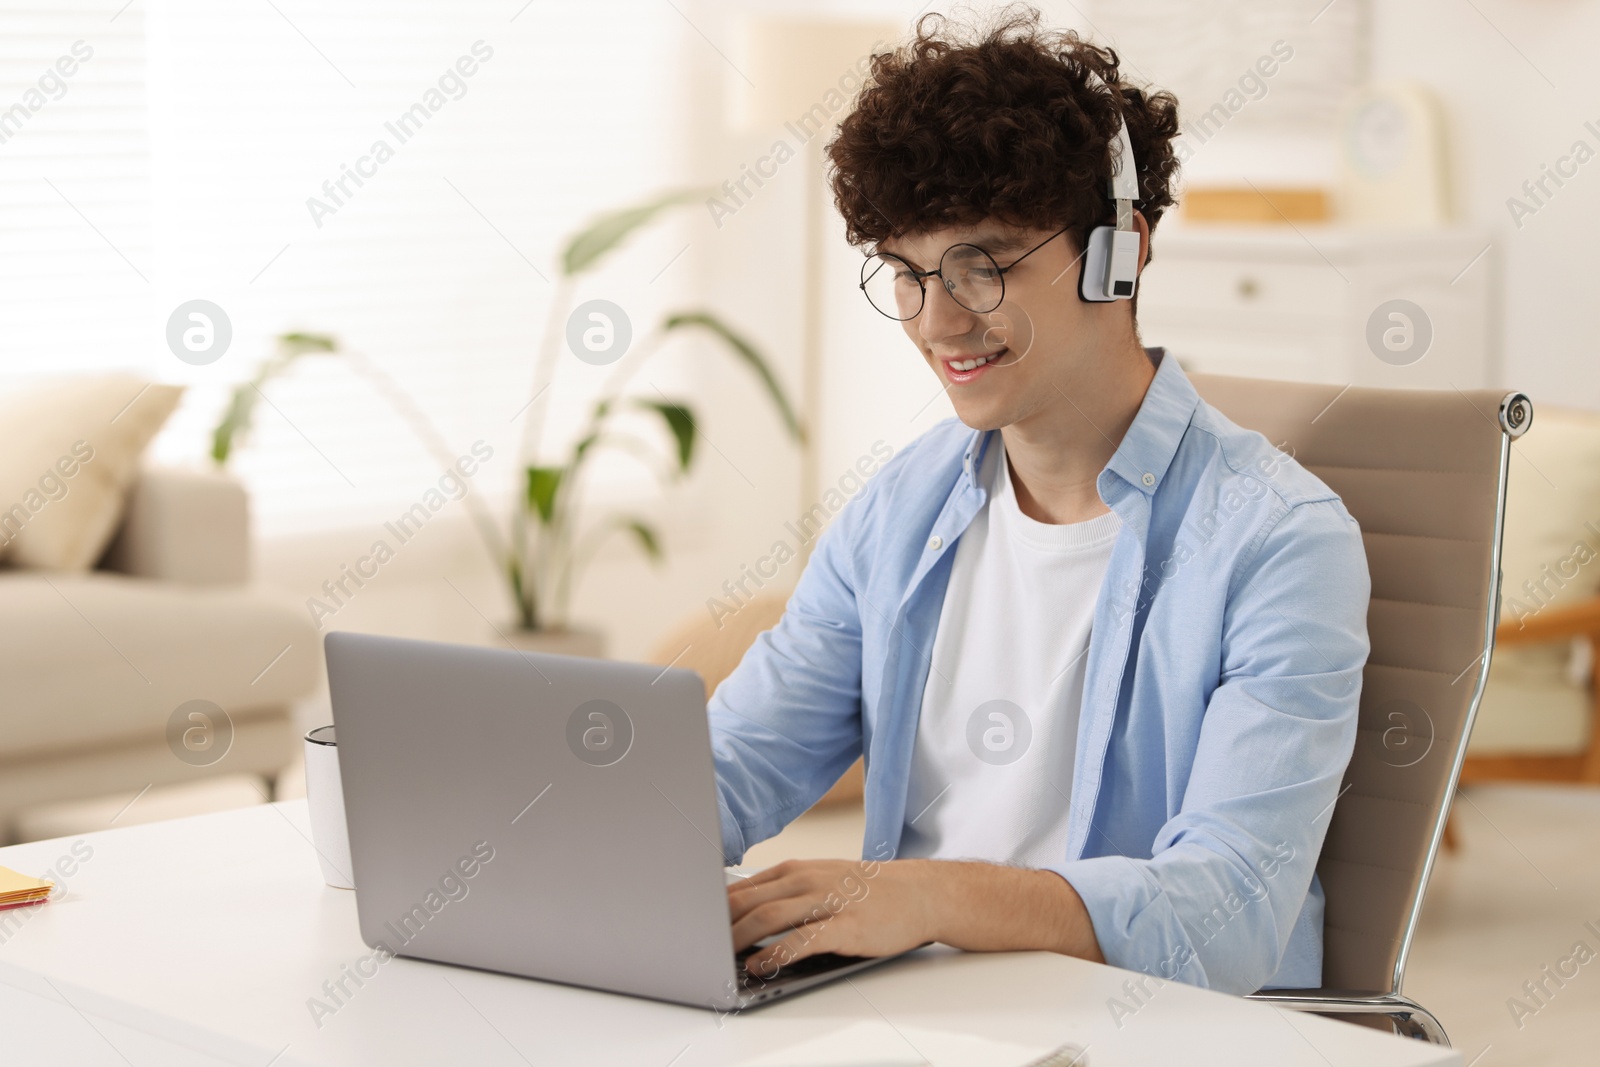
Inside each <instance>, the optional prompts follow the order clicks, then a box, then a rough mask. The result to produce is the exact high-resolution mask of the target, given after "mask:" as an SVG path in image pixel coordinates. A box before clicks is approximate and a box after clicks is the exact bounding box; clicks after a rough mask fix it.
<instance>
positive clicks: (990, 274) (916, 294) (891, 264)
mask: <svg viewBox="0 0 1600 1067" xmlns="http://www.w3.org/2000/svg"><path fill="white" fill-rule="evenodd" d="M1067 229H1068V228H1067V227H1065V226H1063V227H1062V228H1061V229H1059V230H1057V231H1056V232H1055V233H1053V234H1051V235H1050V236H1049V237H1046V238H1045V239H1044V240H1042V241H1040V242H1039V243H1038V244H1036V245H1034V246H1033V247H1032V248H1030V249H1028V250H1027V251H1026V252H1024V253H1022V255H1020V256H1018V257H1017V258H1016V259H1014V260H1012V261H1011V262H1010V263H1008V264H1006V265H1005V266H1004V267H1002V266H1000V264H998V263H996V262H995V261H994V257H993V256H991V255H990V254H989V253H987V252H985V251H984V250H983V249H981V248H979V247H978V246H977V245H974V244H966V243H962V244H954V245H951V246H950V247H949V248H947V249H945V250H944V255H942V256H940V257H939V267H938V269H937V270H917V269H916V268H915V267H913V266H912V265H911V264H910V263H907V262H906V261H905V260H904V259H901V258H900V257H899V256H897V255H895V254H894V253H893V252H875V253H873V254H872V255H869V256H868V257H867V258H866V260H865V262H863V263H862V264H861V291H862V292H863V293H865V294H866V296H867V300H868V302H870V303H871V304H872V306H873V307H874V308H876V309H877V310H878V311H879V312H881V313H882V314H884V315H887V316H888V317H889V318H891V319H894V320H895V321H897V322H905V321H906V320H907V319H914V318H916V317H917V315H918V314H920V313H921V311H922V305H923V303H924V302H925V301H926V299H927V295H928V290H927V287H926V285H925V284H924V283H923V279H924V278H931V277H934V276H938V278H939V281H940V282H941V283H942V284H943V285H944V289H945V292H947V293H949V294H950V298H951V299H952V300H954V301H955V302H956V303H957V304H960V305H961V306H962V307H964V308H966V309H967V310H968V311H971V312H974V313H975V314H979V315H982V314H985V313H987V312H990V311H993V310H994V309H995V308H997V307H999V306H1000V302H1001V301H1002V300H1004V299H1005V297H1006V272H1007V271H1009V270H1010V269H1011V268H1013V267H1015V266H1016V265H1017V264H1018V263H1021V262H1022V261H1023V260H1025V259H1027V258H1028V257H1029V256H1031V255H1033V254H1034V253H1035V252H1037V251H1039V249H1041V248H1043V247H1044V246H1045V245H1047V244H1049V243H1050V242H1051V241H1053V240H1054V239H1055V238H1057V237H1060V236H1061V235H1062V234H1064V233H1066V232H1067Z"/></svg>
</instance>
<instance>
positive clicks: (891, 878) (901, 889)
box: [728, 860, 1105, 976]
mask: <svg viewBox="0 0 1600 1067" xmlns="http://www.w3.org/2000/svg"><path fill="white" fill-rule="evenodd" d="M728 911H729V914H730V916H731V918H732V921H733V944H734V949H735V951H738V950H740V949H743V948H745V947H747V946H749V945H753V944H755V943H756V942H757V941H760V940H761V939H762V938H765V937H767V936H769V935H771V934H778V933H782V932H783V931H786V930H787V931H790V932H789V933H788V934H787V936H785V937H782V938H780V939H779V940H777V941H774V942H773V943H772V944H770V945H767V946H766V947H764V948H762V949H761V950H760V951H759V952H755V953H753V954H751V956H750V957H749V958H748V959H746V960H745V968H746V969H747V970H749V971H750V972H751V973H752V974H755V975H758V976H771V975H772V974H774V973H776V971H777V969H778V968H779V967H781V966H783V965H785V964H788V963H792V962H794V961H795V960H799V959H804V958H805V957H807V956H812V955H815V954H816V953H819V952H837V953H840V954H842V955H846V956H889V955H893V954H895V953H898V952H904V951H906V950H908V949H913V948H916V947H917V946H918V945H921V944H924V943H926V942H928V941H939V942H942V943H944V944H947V945H950V946H952V947H954V948H961V949H969V950H972V951H978V952H998V951H1021V950H1028V949H1042V950H1045V951H1050V952H1061V953H1065V954H1067V955H1071V956H1081V957H1083V958H1085V959H1090V960H1094V961H1095V962H1097V963H1103V962H1105V959H1104V957H1103V956H1101V954H1100V945H1099V943H1098V942H1097V941H1096V940H1095V936H1094V927H1093V925H1092V924H1091V923H1090V921H1089V913H1088V911H1087V910H1085V908H1084V906H1083V901H1082V899H1081V898H1080V897H1079V896H1078V894H1077V892H1076V891H1075V890H1074V889H1073V888H1072V886H1071V885H1069V884H1068V883H1067V882H1066V880H1065V879H1063V878H1062V877H1061V876H1060V875H1057V874H1053V873H1051V872H1050V871H1038V870H1029V869H1026V868H1018V867H1000V866H997V865H995V864H990V863H966V862H955V861H950V860H890V861H888V862H878V861H874V860H789V861H786V862H784V863H780V864H778V865H777V866H775V867H769V868H767V869H766V870H763V871H760V872H758V873H756V874H755V875H752V876H751V877H749V878H744V879H740V880H739V881H737V882H734V883H733V884H732V885H730V886H729V887H728Z"/></svg>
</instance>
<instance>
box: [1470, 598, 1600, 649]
mask: <svg viewBox="0 0 1600 1067" xmlns="http://www.w3.org/2000/svg"><path fill="white" fill-rule="evenodd" d="M1569 637H1588V638H1590V639H1591V640H1594V639H1597V638H1600V596H1596V597H1590V598H1588V599H1587V600H1579V601H1577V602H1576V603H1572V604H1563V605H1561V606H1560V607H1555V608H1543V609H1541V610H1540V611H1538V612H1535V613H1533V614H1531V615H1529V616H1528V617H1527V618H1525V619H1523V620H1521V622H1517V621H1515V620H1513V621H1511V622H1503V623H1501V624H1500V625H1499V626H1498V627H1497V628H1496V629H1495V632H1494V639H1495V643H1496V644H1501V645H1529V644H1537V643H1541V642H1545V641H1562V640H1565V639H1567V638H1569Z"/></svg>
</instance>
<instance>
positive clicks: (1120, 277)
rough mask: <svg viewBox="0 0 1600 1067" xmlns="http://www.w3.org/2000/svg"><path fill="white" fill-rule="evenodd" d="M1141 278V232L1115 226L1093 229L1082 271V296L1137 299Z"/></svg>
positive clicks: (1098, 299)
mask: <svg viewBox="0 0 1600 1067" xmlns="http://www.w3.org/2000/svg"><path fill="white" fill-rule="evenodd" d="M1138 281H1139V234H1138V233H1137V232H1136V231H1134V230H1119V229H1117V228H1116V227H1114V226H1096V227H1095V228H1094V229H1093V230H1091V231H1089V243H1088V244H1087V245H1086V246H1085V250H1084V253H1083V270H1082V271H1081V272H1079V274H1078V296H1079V297H1080V298H1082V299H1084V300H1087V301H1090V302H1091V303H1096V304H1104V303H1108V302H1110V301H1112V300H1131V299H1133V293H1134V289H1135V288H1136V287H1137V285H1138Z"/></svg>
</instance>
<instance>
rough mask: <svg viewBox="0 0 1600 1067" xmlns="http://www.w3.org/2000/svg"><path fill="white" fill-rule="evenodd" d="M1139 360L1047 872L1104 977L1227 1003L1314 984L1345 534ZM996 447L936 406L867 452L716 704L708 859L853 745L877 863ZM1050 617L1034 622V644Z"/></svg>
mask: <svg viewBox="0 0 1600 1067" xmlns="http://www.w3.org/2000/svg"><path fill="white" fill-rule="evenodd" d="M1146 352H1147V354H1148V355H1149V356H1150V358H1151V360H1152V361H1154V362H1155V363H1156V373H1155V377H1154V379H1153V380H1152V382H1151V384H1150V387H1149V389H1148V391H1147V392H1146V394H1145V397H1144V400H1143V402H1142V403H1141V405H1140V407H1139V411H1138V414H1137V415H1136V416H1135V417H1134V420H1133V422H1132V424H1131V425H1130V426H1129V428H1128V431H1127V433H1126V434H1125V435H1124V436H1123V439H1122V441H1121V443H1120V444H1119V445H1118V447H1117V450H1116V452H1115V453H1114V454H1113V455H1112V457H1111V459H1110V461H1109V462H1108V463H1107V464H1106V466H1105V469H1104V470H1102V471H1101V472H1100V475H1099V478H1098V480H1097V482H1096V487H1097V489H1098V491H1099V494H1100V498H1101V499H1102V500H1103V501H1105V503H1106V505H1107V506H1108V507H1110V508H1112V509H1113V510H1114V511H1116V513H1117V514H1118V516H1119V517H1120V518H1121V520H1122V532H1121V534H1120V535H1119V537H1118V540H1117V542H1116V545H1115V547H1114V548H1113V550H1112V554H1111V562H1110V565H1109V567H1108V569H1107V572H1106V577H1105V581H1104V583H1103V585H1102V586H1101V589H1100V593H1099V597H1098V600H1097V602H1096V605H1095V613H1094V624H1093V631H1092V637H1091V639H1090V643H1089V653H1088V660H1087V664H1086V668H1085V678H1084V683H1083V696H1082V713H1081V718H1080V722H1079V727H1078V745H1077V752H1076V761H1075V764H1074V775H1073V778H1072V788H1071V793H1070V802H1071V807H1070V819H1069V829H1068V837H1067V841H1066V848H1065V850H1064V852H1063V854H1062V856H1061V859H1060V862H1059V863H1054V864H1051V865H1049V866H1048V867H1047V868H1046V869H1048V870H1051V871H1054V872H1055V873H1057V874H1059V875H1061V876H1062V877H1063V878H1065V879H1066V880H1067V881H1068V882H1069V883H1071V885H1072V887H1073V888H1074V889H1075V890H1077V892H1078V894H1079V896H1081V897H1082V898H1083V902H1084V905H1085V906H1086V908H1087V909H1088V912H1089V917H1090V919H1091V921H1092V922H1093V924H1094V933H1095V937H1096V939H1097V940H1098V941H1099V943H1100V949H1101V951H1102V952H1103V953H1104V955H1105V958H1106V960H1107V962H1109V963H1111V964H1113V965H1114V966H1118V967H1125V968H1128V969H1131V970H1137V971H1143V972H1145V973H1147V974H1152V975H1155V976H1156V977H1158V978H1162V979H1175V980H1177V981H1181V982H1187V983H1190V984H1193V985H1198V986H1206V987H1210V988H1213V989H1219V990H1223V991H1225V992H1232V993H1247V992H1252V991H1254V990H1256V989H1260V988H1297V987H1313V986H1317V985H1319V984H1320V982H1321V977H1322V913H1323V896H1322V887H1321V884H1320V882H1319V881H1318V880H1317V879H1316V877H1315V871H1314V868H1315V866H1316V861H1317V856H1318V853H1319V852H1320V851H1321V848H1322V840H1323V836H1324V834H1325V833H1326V831H1327V828H1328V821H1329V817H1330V815H1331V813H1332V809H1333V804H1334V801H1335V800H1336V799H1337V798H1338V793H1339V788H1340V779H1341V778H1342V776H1343V774H1344V770H1345V766H1346V764H1347V763H1348V762H1349V759H1350V754H1351V752H1352V750H1353V747H1354V744H1355V738H1356V709H1357V703H1358V700H1359V698H1360V693H1361V672H1362V667H1363V666H1364V664H1365V663H1366V659H1367V651H1368V641H1367V627H1366V617H1367V600H1368V596H1369V594H1370V591H1371V582H1370V580H1369V578H1368V574H1367V559H1366V553H1365V550H1364V549H1363V546H1362V541H1361V532H1360V530H1359V528H1358V527H1357V525H1356V522H1355V520H1354V519H1353V518H1352V517H1351V516H1350V513H1349V512H1348V511H1346V510H1345V507H1344V504H1343V503H1342V502H1341V501H1340V500H1339V497H1338V496H1337V495H1336V494H1335V493H1334V492H1333V491H1332V490H1331V489H1329V488H1328V487H1327V486H1326V485H1324V484H1323V483H1322V482H1321V481H1320V480H1319V479H1317V478H1316V477H1315V476H1313V475H1312V474H1311V473H1309V472H1308V471H1306V470H1305V469H1304V468H1303V467H1301V466H1300V465H1299V464H1298V463H1296V462H1295V461H1294V460H1293V458H1292V457H1290V456H1289V455H1287V454H1286V453H1285V452H1283V451H1280V450H1279V448H1277V447H1275V445H1274V443H1272V442H1269V441H1267V439H1266V438H1264V437H1262V436H1261V435H1260V434H1258V433H1255V432H1254V431H1250V430H1245V429H1242V428H1240V427H1239V426H1237V425H1235V424H1234V423H1232V422H1230V421H1229V420H1228V419H1226V418H1225V417H1223V416H1222V414H1221V413H1220V412H1218V411H1217V410H1216V409H1215V408H1213V407H1211V406H1210V405H1208V404H1206V403H1205V402H1204V401H1202V400H1201V399H1200V397H1199V395H1198V394H1197V393H1196V392H1195V389H1194V386H1193V385H1192V384H1191V383H1190V382H1189V379H1188V378H1187V377H1186V376H1185V375H1184V373H1183V371H1182V369H1181V368H1179V366H1178V363H1177V360H1175V359H1171V358H1164V357H1165V353H1164V350H1163V349H1160V348H1152V349H1147V350H1146ZM1086 415H1087V416H1089V417H1093V415H1094V413H1093V412H1092V411H1091V412H1087V413H1086ZM993 436H994V431H974V430H971V429H970V428H968V427H966V426H965V425H964V424H962V423H961V422H960V421H959V420H957V419H954V418H951V419H947V420H945V421H944V422H941V423H940V424H939V425H937V426H935V427H934V428H933V429H931V430H929V431H928V432H927V433H925V434H923V435H922V436H921V437H919V438H917V439H916V440H915V441H913V442H912V443H911V444H909V445H907V446H906V447H905V448H903V449H902V450H901V451H900V452H899V453H898V454H897V455H895V456H894V457H893V458H892V459H891V460H890V461H889V462H888V463H886V464H885V465H884V467H883V468H882V470H880V471H879V472H878V474H877V475H876V476H875V477H873V478H872V479H871V480H870V481H869V482H868V483H867V485H866V487H865V488H864V489H863V490H861V491H860V492H859V493H858V494H857V495H856V496H854V497H853V498H851V499H850V501H849V502H848V503H847V504H846V505H845V507H844V508H843V510H841V511H840V512H839V514H838V516H837V517H836V518H835V519H834V521H833V523H832V524H831V525H830V526H829V527H828V528H827V529H826V530H824V531H823V533H822V534H821V536H820V537H819V538H818V540H817V543H816V546H815V549H814V551H813V553H812V556H811V559H810V561H809V562H808V564H807V566H806V569H805V571H804V572H803V573H802V574H801V576H800V581H799V583H798V585H797V587H796V589H795V591H794V594H793V595H792V597H791V598H790V600H789V604H788V609H787V611H786V612H785V613H784V616H783V618H782V620H781V621H780V622H779V624H778V625H777V626H775V627H773V628H772V629H771V630H769V631H767V632H766V633H764V634H762V635H761V636H760V637H759V638H758V639H757V641H756V643H755V644H754V645H753V646H752V647H751V648H750V650H749V652H748V653H746V655H745V657H744V659H743V660H742V661H741V662H740V664H739V666H738V668H737V669H735V670H734V672H733V673H732V674H731V675H729V676H728V677H727V678H726V679H725V680H724V681H723V683H722V684H721V685H720V686H718V687H717V690H716V692H715V693H714V694H713V695H712V697H711V700H710V705H709V714H710V720H711V740H712V750H713V754H714V757H715V761H716V770H717V786H718V789H717V791H718V802H719V806H720V809H721V818H722V837H723V851H724V854H725V859H726V861H727V862H728V863H730V864H733V863H738V862H739V861H740V860H741V859H742V857H743V855H744V852H745V850H746V849H747V848H749V847H750V845H752V844H754V843H756V842H758V841H761V840H764V839H766V838H768V837H771V836H773V835H774V834H776V833H777V832H778V831H779V830H781V829H783V827H784V826H785V825H786V824H787V823H789V822H790V821H791V820H792V819H794V818H795V817H796V816H797V815H799V814H801V813H802V812H804V811H805V810H806V809H807V808H809V807H810V806H811V805H812V804H813V803H814V802H815V801H816V800H817V798H818V797H820V796H821V795H822V794H823V793H824V792H825V791H827V789H828V788H829V787H830V786H831V785H832V784H833V783H834V782H835V781H836V780H837V779H838V778H839V776H840V775H841V774H843V773H844V771H845V770H846V769H847V768H848V767H849V766H850V764H851V763H852V762H854V760H855V759H856V757H857V756H859V755H862V754H863V753H864V754H865V757H866V771H867V773H866V799H865V807H866V838H865V840H864V841H863V845H862V856H863V858H864V859H876V860H887V859H891V858H893V857H894V856H895V854H896V852H897V849H898V845H899V842H900V834H901V829H902V827H903V826H904V825H905V823H906V820H907V819H908V818H910V817H912V816H913V815H914V814H915V813H908V812H907V811H906V794H907V782H908V779H909V776H910V767H911V757H912V748H913V742H914V740H915V737H916V730H917V720H918V717H919V714H920V710H921V699H922V693H923V688H924V684H925V682H926V680H927V675H928V669H929V655H930V652H931V650H932V648H933V638H934V633H935V630H936V628H937V626H938V621H939V609H940V606H941V604H942V602H943V599H944V594H945V588H946V585H947V583H948V581H949V577H950V568H951V561H952V559H953V557H954V555H955V547H956V542H957V539H958V538H959V537H960V536H961V533H962V531H963V530H965V529H966V528H967V525H968V523H970V522H971V521H972V518H973V516H974V515H975V514H976V513H977V512H978V510H979V509H980V508H981V507H982V506H983V504H984V500H985V496H986V493H985V490H984V489H983V488H982V486H981V485H980V484H979V483H978V481H977V480H976V475H977V473H978V471H979V470H980V469H981V465H982V461H983V453H984V449H985V448H987V447H988V445H989V443H990V442H991V441H992V440H993ZM1048 623H1049V620H1047V619H1039V620H1035V621H1034V624H1035V626H1036V627H1037V632H1038V639H1039V640H1041V641H1044V640H1049V639H1050V637H1049V633H1048V630H1047V627H1048ZM1024 758H1026V757H1024ZM996 906H997V907H1004V906H1005V903H1004V902H1003V901H997V902H996Z"/></svg>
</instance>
